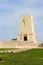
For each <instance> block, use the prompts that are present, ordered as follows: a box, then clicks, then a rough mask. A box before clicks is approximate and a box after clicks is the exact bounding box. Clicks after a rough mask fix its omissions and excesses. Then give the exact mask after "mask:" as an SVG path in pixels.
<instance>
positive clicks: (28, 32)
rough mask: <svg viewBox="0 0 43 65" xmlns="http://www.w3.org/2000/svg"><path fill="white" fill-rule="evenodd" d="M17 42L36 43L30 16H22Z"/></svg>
mask: <svg viewBox="0 0 43 65" xmlns="http://www.w3.org/2000/svg"><path fill="white" fill-rule="evenodd" d="M18 40H19V41H22V42H24V41H26V42H30V43H31V42H36V41H35V32H34V25H33V17H32V15H22V16H21V19H20V28H19V33H18Z"/></svg>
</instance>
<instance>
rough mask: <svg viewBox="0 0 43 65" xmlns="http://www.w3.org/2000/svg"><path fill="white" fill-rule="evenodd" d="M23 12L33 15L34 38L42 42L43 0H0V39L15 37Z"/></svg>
mask: <svg viewBox="0 0 43 65" xmlns="http://www.w3.org/2000/svg"><path fill="white" fill-rule="evenodd" d="M24 14H31V15H32V16H33V20H34V29H35V33H36V40H37V41H41V42H43V0H0V40H10V39H12V38H16V37H17V34H18V31H19V24H20V16H21V15H24Z"/></svg>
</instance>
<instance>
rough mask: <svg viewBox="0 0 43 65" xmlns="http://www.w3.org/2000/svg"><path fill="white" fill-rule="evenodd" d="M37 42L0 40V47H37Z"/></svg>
mask: <svg viewBox="0 0 43 65" xmlns="http://www.w3.org/2000/svg"><path fill="white" fill-rule="evenodd" d="M38 45H39V43H29V42H20V41H4V42H2V41H0V48H37V47H38Z"/></svg>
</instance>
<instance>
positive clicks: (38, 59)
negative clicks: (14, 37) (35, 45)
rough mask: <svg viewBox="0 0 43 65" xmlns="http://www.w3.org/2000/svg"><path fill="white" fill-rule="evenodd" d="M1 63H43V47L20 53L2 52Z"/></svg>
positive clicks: (19, 64)
mask: <svg viewBox="0 0 43 65" xmlns="http://www.w3.org/2000/svg"><path fill="white" fill-rule="evenodd" d="M0 58H1V59H3V60H4V61H3V62H2V61H0V65H43V49H31V50H27V51H23V52H19V53H15V54H13V53H11V54H10V53H7V54H6V53H3V54H2V53H0Z"/></svg>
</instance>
